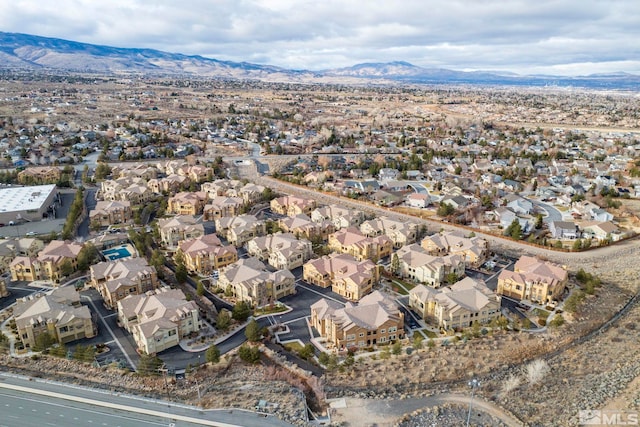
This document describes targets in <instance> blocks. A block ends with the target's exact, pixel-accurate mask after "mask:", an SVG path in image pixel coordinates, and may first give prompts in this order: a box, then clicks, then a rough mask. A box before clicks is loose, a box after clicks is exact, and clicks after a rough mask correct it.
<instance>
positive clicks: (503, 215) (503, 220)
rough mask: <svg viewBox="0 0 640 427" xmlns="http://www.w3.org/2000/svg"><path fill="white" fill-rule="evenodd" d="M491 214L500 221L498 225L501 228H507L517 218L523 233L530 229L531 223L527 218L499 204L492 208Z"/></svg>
mask: <svg viewBox="0 0 640 427" xmlns="http://www.w3.org/2000/svg"><path fill="white" fill-rule="evenodd" d="M491 214H492V215H493V216H494V217H495V218H496V219H497V220H498V221H499V222H500V227H502V228H503V229H507V228H508V227H509V226H510V225H511V224H512V223H513V221H514V220H518V223H519V224H520V228H521V229H522V232H523V233H527V232H529V231H530V230H531V227H532V224H531V222H530V221H529V220H528V219H526V218H522V217H519V216H518V215H517V214H516V213H515V212H514V211H512V210H511V209H509V208H507V207H504V206H500V207H499V208H496V209H495V210H493V211H492V212H491Z"/></svg>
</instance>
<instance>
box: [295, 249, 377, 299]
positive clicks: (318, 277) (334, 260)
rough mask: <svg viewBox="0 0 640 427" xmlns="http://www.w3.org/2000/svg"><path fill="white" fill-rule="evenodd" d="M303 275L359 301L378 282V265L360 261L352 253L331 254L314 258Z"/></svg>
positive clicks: (368, 261)
mask: <svg viewBox="0 0 640 427" xmlns="http://www.w3.org/2000/svg"><path fill="white" fill-rule="evenodd" d="M302 277H303V279H304V280H305V281H306V282H308V283H312V284H314V285H316V286H320V287H321V288H327V287H329V286H331V290H332V291H333V292H335V293H337V294H339V295H342V296H343V297H345V298H347V299H349V300H352V301H357V300H359V299H361V298H362V297H363V296H365V295H366V294H368V293H369V292H371V290H372V289H373V285H375V284H376V283H378V280H379V278H380V277H379V273H378V267H377V266H376V265H375V264H374V263H373V262H371V261H370V260H368V259H367V260H364V261H359V260H358V259H356V258H355V257H353V255H350V254H331V255H326V256H323V257H322V258H318V259H314V260H311V261H309V262H307V263H306V264H304V266H303V268H302Z"/></svg>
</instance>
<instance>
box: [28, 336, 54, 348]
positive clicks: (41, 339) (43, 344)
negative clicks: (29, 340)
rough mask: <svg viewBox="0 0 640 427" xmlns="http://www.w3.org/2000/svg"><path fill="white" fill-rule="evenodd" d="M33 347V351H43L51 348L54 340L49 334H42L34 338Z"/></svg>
mask: <svg viewBox="0 0 640 427" xmlns="http://www.w3.org/2000/svg"><path fill="white" fill-rule="evenodd" d="M35 341H36V342H35V345H34V346H33V350H34V351H43V350H46V349H48V348H49V347H51V346H52V345H53V344H55V342H56V339H55V338H54V337H53V336H52V335H51V334H50V333H49V332H43V333H41V334H39V335H38V336H36V339H35Z"/></svg>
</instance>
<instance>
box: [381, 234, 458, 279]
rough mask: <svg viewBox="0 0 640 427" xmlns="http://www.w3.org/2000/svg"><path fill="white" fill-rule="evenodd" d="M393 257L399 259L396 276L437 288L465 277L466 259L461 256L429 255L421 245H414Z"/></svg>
mask: <svg viewBox="0 0 640 427" xmlns="http://www.w3.org/2000/svg"><path fill="white" fill-rule="evenodd" d="M393 256H394V259H395V257H396V256H397V257H398V271H397V272H396V274H398V275H400V276H401V277H407V278H410V279H411V280H414V281H416V282H419V283H425V284H427V285H429V286H432V287H435V288H437V287H439V286H441V285H443V284H445V283H446V282H447V281H448V282H452V281H454V280H457V279H459V278H461V277H464V273H465V264H464V258H463V257H462V256H460V255H446V256H433V255H429V253H428V252H427V251H426V250H425V249H423V248H422V247H421V246H420V245H418V244H417V243H413V244H411V245H408V246H403V247H402V248H400V249H398V251H396V253H395V254H394V255H393ZM393 263H394V261H393V260H392V264H393Z"/></svg>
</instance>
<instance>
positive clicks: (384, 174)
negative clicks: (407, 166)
mask: <svg viewBox="0 0 640 427" xmlns="http://www.w3.org/2000/svg"><path fill="white" fill-rule="evenodd" d="M400 176H401V174H400V171H399V170H398V169H393V168H382V169H380V171H379V172H378V181H381V182H385V181H391V180H396V179H399V178H400Z"/></svg>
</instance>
